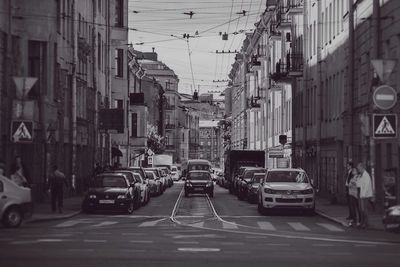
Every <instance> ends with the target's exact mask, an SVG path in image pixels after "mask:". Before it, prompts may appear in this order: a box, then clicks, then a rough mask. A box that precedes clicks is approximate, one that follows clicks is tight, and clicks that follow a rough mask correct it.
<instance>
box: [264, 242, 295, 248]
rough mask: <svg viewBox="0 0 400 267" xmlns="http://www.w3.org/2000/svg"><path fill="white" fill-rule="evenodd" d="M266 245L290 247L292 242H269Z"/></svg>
mask: <svg viewBox="0 0 400 267" xmlns="http://www.w3.org/2000/svg"><path fill="white" fill-rule="evenodd" d="M264 245H267V246H276V247H288V246H290V244H287V243H267V244H264Z"/></svg>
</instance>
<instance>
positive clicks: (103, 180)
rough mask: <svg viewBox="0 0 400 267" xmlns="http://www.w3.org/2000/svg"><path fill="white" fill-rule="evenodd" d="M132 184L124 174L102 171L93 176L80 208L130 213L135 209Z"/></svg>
mask: <svg viewBox="0 0 400 267" xmlns="http://www.w3.org/2000/svg"><path fill="white" fill-rule="evenodd" d="M133 189H134V186H133V185H131V184H130V183H129V179H128V177H127V176H126V175H124V174H121V173H103V174H99V175H96V176H95V177H94V181H93V184H92V185H91V187H90V188H89V190H88V192H87V194H86V196H85V198H84V200H83V203H82V210H83V212H85V213H91V212H94V211H96V210H107V211H122V212H126V213H128V214H131V213H132V212H133V210H134V209H135V199H136V197H135V195H134V194H135V192H134V190H133Z"/></svg>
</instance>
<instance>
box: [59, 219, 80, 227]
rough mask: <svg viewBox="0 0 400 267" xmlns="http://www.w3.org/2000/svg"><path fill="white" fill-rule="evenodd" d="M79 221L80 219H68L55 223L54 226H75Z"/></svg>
mask: <svg viewBox="0 0 400 267" xmlns="http://www.w3.org/2000/svg"><path fill="white" fill-rule="evenodd" d="M80 223H82V221H77V220H69V221H66V222H63V223H60V224H57V225H56V226H54V227H58V228H60V227H71V226H75V225H77V224H80Z"/></svg>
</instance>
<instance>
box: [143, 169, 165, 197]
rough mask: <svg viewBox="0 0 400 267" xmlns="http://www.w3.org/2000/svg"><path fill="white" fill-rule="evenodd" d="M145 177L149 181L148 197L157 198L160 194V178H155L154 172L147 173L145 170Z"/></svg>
mask: <svg viewBox="0 0 400 267" xmlns="http://www.w3.org/2000/svg"><path fill="white" fill-rule="evenodd" d="M145 172H146V175H147V177H148V179H149V188H150V195H151V196H158V195H161V194H162V188H161V186H162V185H161V181H160V178H158V177H157V174H156V172H155V171H148V170H145Z"/></svg>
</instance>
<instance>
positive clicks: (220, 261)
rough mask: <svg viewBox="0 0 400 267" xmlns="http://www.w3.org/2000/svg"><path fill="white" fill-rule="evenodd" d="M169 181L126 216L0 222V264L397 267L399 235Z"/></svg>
mask: <svg viewBox="0 0 400 267" xmlns="http://www.w3.org/2000/svg"><path fill="white" fill-rule="evenodd" d="M181 192H182V184H181V183H178V184H175V185H174V186H173V187H172V188H170V189H168V190H167V191H166V192H165V193H164V194H163V195H162V196H159V197H156V198H152V199H151V201H150V203H149V204H148V205H147V206H145V207H142V208H140V209H139V210H137V211H135V212H134V213H133V214H132V215H124V214H94V215H86V214H82V215H78V216H76V217H73V218H70V219H67V220H63V221H51V222H42V223H31V224H25V225H23V226H22V227H21V228H19V229H4V228H1V229H0V266H7V267H8V266H24V267H26V266H41V267H42V266H43V267H45V266H73V267H78V266H96V267H98V266H378V265H379V267H382V266H399V258H400V235H398V234H393V233H385V232H380V231H373V230H358V229H350V228H343V227H341V226H339V225H337V224H334V223H331V222H329V221H327V220H325V219H323V218H320V217H318V216H311V217H310V216H305V215H303V214H301V213H294V214H293V213H287V212H285V213H277V214H273V215H270V216H259V214H258V213H257V208H256V205H252V204H248V203H246V202H243V201H239V200H237V199H236V197H234V196H232V195H229V193H228V192H227V191H226V190H225V189H222V188H220V187H219V186H216V187H215V197H214V198H212V199H209V198H208V197H207V196H205V195H201V194H200V195H193V196H191V197H189V198H185V197H184V196H183V195H182V193H181Z"/></svg>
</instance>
